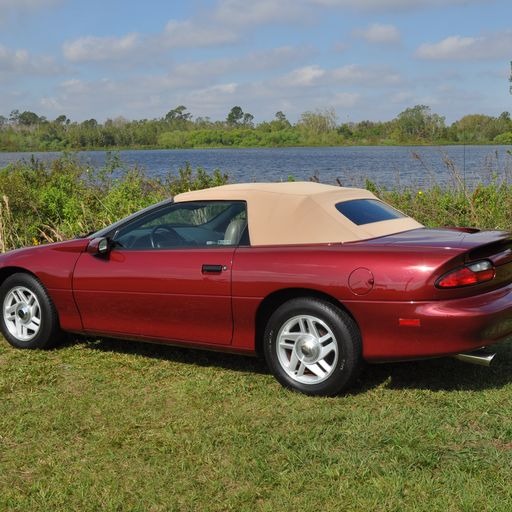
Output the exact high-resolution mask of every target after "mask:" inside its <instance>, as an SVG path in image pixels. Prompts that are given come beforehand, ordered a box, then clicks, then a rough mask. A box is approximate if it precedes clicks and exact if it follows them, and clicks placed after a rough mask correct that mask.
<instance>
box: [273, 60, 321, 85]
mask: <svg viewBox="0 0 512 512" xmlns="http://www.w3.org/2000/svg"><path fill="white" fill-rule="evenodd" d="M325 75H326V71H325V69H322V68H321V67H320V66H318V65H312V66H304V67H302V68H298V69H294V70H293V71H291V72H290V73H287V74H286V75H285V76H283V77H281V78H280V79H279V82H280V84H281V85H284V86H290V87H304V86H311V85H315V84H318V82H319V81H320V79H321V78H322V77H324V76H325Z"/></svg>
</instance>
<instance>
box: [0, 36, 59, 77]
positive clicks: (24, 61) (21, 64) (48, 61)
mask: <svg viewBox="0 0 512 512" xmlns="http://www.w3.org/2000/svg"><path fill="white" fill-rule="evenodd" d="M59 72H61V69H60V67H59V66H58V65H57V63H56V62H55V60H54V59H53V58H51V57H47V56H37V57H36V56H32V55H31V54H30V53H29V52H28V51H27V50H24V49H20V50H11V49H10V48H7V47H5V46H2V45H1V44H0V81H2V79H4V80H6V79H7V78H10V77H12V76H15V75H16V76H18V75H27V76H28V75H55V74H58V73H59Z"/></svg>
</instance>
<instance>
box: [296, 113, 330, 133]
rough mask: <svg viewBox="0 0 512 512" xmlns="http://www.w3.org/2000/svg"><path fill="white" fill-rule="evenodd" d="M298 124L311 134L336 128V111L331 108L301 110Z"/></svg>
mask: <svg viewBox="0 0 512 512" xmlns="http://www.w3.org/2000/svg"><path fill="white" fill-rule="evenodd" d="M298 125H299V126H300V127H301V128H302V129H303V130H305V131H306V132H307V133H309V134H311V135H321V134H324V133H328V132H331V131H333V130H335V129H336V112H335V111H334V109H332V108H326V109H323V110H320V109H317V110H315V111H314V112H312V111H309V110H308V111H307V112H303V113H302V114H301V116H300V120H299V123H298Z"/></svg>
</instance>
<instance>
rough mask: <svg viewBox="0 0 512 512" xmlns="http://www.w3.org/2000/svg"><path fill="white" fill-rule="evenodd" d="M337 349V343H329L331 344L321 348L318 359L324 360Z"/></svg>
mask: <svg viewBox="0 0 512 512" xmlns="http://www.w3.org/2000/svg"><path fill="white" fill-rule="evenodd" d="M337 348H338V345H337V343H336V342H335V341H331V343H329V344H327V345H325V347H322V351H321V352H320V357H319V359H325V358H326V357H327V356H328V355H329V354H330V353H331V352H333V351H334V352H335V351H336V349H337Z"/></svg>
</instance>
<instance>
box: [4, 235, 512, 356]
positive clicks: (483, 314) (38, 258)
mask: <svg viewBox="0 0 512 512" xmlns="http://www.w3.org/2000/svg"><path fill="white" fill-rule="evenodd" d="M89 243H90V240H89V239H79V240H72V241H69V242H63V243H58V244H51V245H47V246H39V247H34V248H30V249H22V250H18V251H12V252H10V253H6V254H3V255H0V272H1V273H2V274H1V275H3V276H5V275H7V274H8V273H11V272H12V271H15V270H21V271H27V272H30V273H32V274H34V275H35V276H37V277H38V278H39V279H40V280H41V282H42V283H43V284H44V285H45V287H46V288H47V290H48V293H49V294H50V296H51V298H52V300H53V302H54V303H55V306H56V308H57V310H58V314H59V320H60V324H61V327H62V328H63V329H64V330H69V331H74V332H85V333H97V334H103V335H109V336H120V337H127V338H135V339H143V340H154V341H159V342H169V343H181V344H187V345H195V346H204V347H209V348H217V349H219V350H230V351H238V352H246V353H247V352H254V351H255V350H256V331H257V329H256V318H257V315H258V311H259V309H260V308H261V307H262V304H265V301H268V300H271V299H272V297H275V296H277V295H279V294H281V293H292V292H293V293H296V294H299V295H300V294H305V295H307V294H318V295H320V296H324V297H327V298H329V300H332V301H336V302H337V303H339V304H340V305H341V306H342V307H344V308H345V309H346V310H347V311H348V313H349V314H350V315H351V316H352V317H353V318H354V320H355V321H356V323H357V325H358V327H359V329H360V331H361V335H362V341H363V355H364V357H365V358H366V359H367V360H369V361H380V360H399V359H408V358H420V357H430V356H441V355H447V354H453V353H458V352H467V351H470V350H472V349H475V348H479V347H481V346H485V345H490V344H493V343H497V342H499V341H502V340H504V339H506V338H507V337H509V336H510V335H511V334H512V284H511V283H512V241H511V239H510V235H509V234H507V233H503V232H475V233H471V232H467V231H457V230H428V229H416V230H413V231H409V232H406V233H400V234H397V235H391V236H385V237H382V238H378V239H373V240H368V241H361V242H353V243H346V244H318V245H297V246H268V247H265V246H259V247H250V246H247V247H215V248H207V247H201V248H181V249H159V250H123V249H122V248H116V247H114V248H113V249H112V250H111V252H109V254H108V255H106V256H104V255H98V254H91V253H89V252H87V250H86V249H87V246H88V244H89ZM482 258H485V259H488V260H489V261H492V262H493V264H494V265H495V267H496V275H495V277H494V279H492V280H491V281H488V282H485V283H481V284H477V285H474V286H468V287H464V288H457V289H446V290H444V289H439V288H437V287H436V286H435V283H436V281H437V280H438V279H439V278H440V276H442V275H443V274H445V273H446V272H448V271H450V270H452V269H454V268H457V267H459V266H462V265H464V264H466V263H468V262H470V261H474V260H479V259H482ZM205 265H206V266H207V271H206V272H205ZM212 269H213V272H212ZM215 269H217V270H215ZM1 275H0V277H1Z"/></svg>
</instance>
